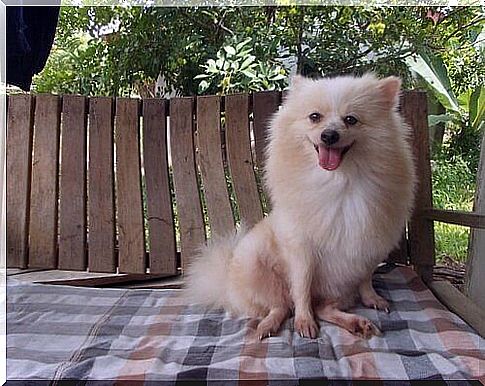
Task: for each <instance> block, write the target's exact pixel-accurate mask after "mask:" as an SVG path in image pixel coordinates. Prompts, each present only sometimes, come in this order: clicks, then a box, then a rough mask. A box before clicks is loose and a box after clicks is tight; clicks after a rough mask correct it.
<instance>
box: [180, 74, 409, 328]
mask: <svg viewBox="0 0 485 386" xmlns="http://www.w3.org/2000/svg"><path fill="white" fill-rule="evenodd" d="M399 90H400V80H399V79H398V78H395V77H389V78H385V79H382V80H379V79H377V78H375V77H374V76H373V75H369V74H368V75H364V76H363V77H352V76H345V77H337V78H328V79H327V78H324V79H320V80H316V81H314V80H310V79H306V78H302V77H297V78H295V79H294V80H293V82H292V86H291V89H290V93H289V95H288V97H287V99H286V100H285V102H284V104H283V106H282V108H281V110H280V111H279V112H277V113H276V114H275V116H274V118H273V120H272V122H271V126H270V132H269V135H270V137H269V145H268V148H267V162H266V168H265V183H266V186H267V189H268V191H269V193H270V197H271V202H272V211H271V213H270V214H269V216H268V217H266V218H265V219H263V220H262V221H261V222H260V223H258V224H257V225H256V226H255V227H254V228H253V229H251V230H250V231H249V232H239V233H238V234H237V235H234V236H228V237H226V238H222V239H220V240H214V242H211V243H209V245H208V246H207V247H205V248H204V249H203V250H202V251H201V253H200V255H199V256H197V257H196V258H195V259H194V261H193V263H192V264H191V265H190V266H189V268H188V272H187V287H188V291H189V292H190V294H191V296H192V299H193V300H194V301H196V302H199V303H204V304H207V305H210V306H216V307H220V306H222V307H224V308H225V309H226V310H228V311H231V312H233V313H234V314H236V315H247V316H255V317H263V318H264V319H263V320H262V322H261V323H260V325H259V326H258V334H259V335H260V337H264V336H267V335H270V334H271V333H275V332H277V330H278V328H279V326H280V324H281V322H282V321H283V320H284V319H285V318H286V317H287V316H288V315H289V313H290V312H291V311H293V310H294V312H295V329H296V330H297V331H298V332H299V333H300V334H301V335H303V336H308V337H316V336H317V333H318V326H317V324H316V322H315V317H318V318H320V319H324V320H327V321H329V322H332V323H336V324H338V325H340V326H342V327H344V328H346V329H348V330H350V331H351V332H353V333H355V334H357V335H361V336H364V337H369V336H372V335H374V334H378V333H379V331H378V329H377V328H376V327H375V326H374V325H373V324H372V323H371V322H370V321H368V320H367V319H365V318H362V317H360V316H357V315H353V314H349V313H346V312H343V310H344V309H346V308H348V307H349V306H350V305H352V304H353V302H354V301H355V298H356V296H357V295H360V298H361V300H362V302H363V303H364V304H365V305H367V306H369V307H375V308H379V309H386V308H387V307H388V303H387V302H386V301H385V299H382V298H381V297H380V296H378V295H377V294H376V293H375V291H374V290H373V288H372V284H371V277H372V272H373V270H374V269H375V268H376V266H377V264H378V263H379V262H381V261H382V260H383V259H385V258H386V257H387V255H388V254H389V252H390V251H391V250H392V249H393V248H394V247H395V246H396V245H397V244H398V242H399V240H400V236H401V233H402V231H403V229H404V226H405V223H406V220H407V219H408V217H409V215H410V212H411V209H412V203H413V192H414V186H415V174H414V165H413V159H412V152H411V149H410V146H409V143H408V136H409V133H410V129H409V127H408V126H407V125H406V124H405V123H404V121H403V119H402V117H401V116H400V115H399V113H398V111H397V107H398V100H399ZM314 112H319V113H320V114H321V116H322V118H321V120H320V121H319V122H317V123H315V122H312V121H311V120H310V119H309V115H310V114H312V113H314ZM347 115H353V116H355V117H356V118H357V119H358V123H357V124H355V125H348V124H346V123H345V122H344V121H343V117H345V116H347ZM329 127H331V128H332V129H334V130H336V131H337V132H338V133H339V134H340V140H339V142H338V144H337V145H338V146H347V145H350V144H353V145H352V146H351V148H350V150H349V151H348V152H347V153H346V154H345V155H344V156H343V159H342V162H341V164H340V166H339V167H338V168H337V169H336V170H333V171H328V170H324V169H323V168H321V167H320V166H319V159H318V153H317V152H316V150H315V146H317V145H318V144H321V139H320V135H321V133H322V131H323V130H324V129H326V128H329Z"/></svg>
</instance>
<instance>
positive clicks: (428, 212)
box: [418, 208, 485, 229]
mask: <svg viewBox="0 0 485 386" xmlns="http://www.w3.org/2000/svg"><path fill="white" fill-rule="evenodd" d="M418 215H419V216H422V217H424V218H426V219H428V220H433V221H439V222H444V223H448V224H455V225H461V226H466V227H471V228H477V229H485V215H483V214H478V213H473V212H463V211H460V210H446V209H436V208H423V209H422V210H421V211H420V212H419V213H418Z"/></svg>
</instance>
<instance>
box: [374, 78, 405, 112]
mask: <svg viewBox="0 0 485 386" xmlns="http://www.w3.org/2000/svg"><path fill="white" fill-rule="evenodd" d="M377 87H378V89H379V90H380V92H381V95H382V96H383V97H384V99H385V100H386V102H387V103H388V106H389V107H390V108H395V107H397V106H398V105H399V95H400V94H401V93H400V91H401V79H399V78H398V77H396V76H389V77H387V78H384V79H382V80H380V81H379V84H378V86H377Z"/></svg>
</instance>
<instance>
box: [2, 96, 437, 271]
mask: <svg viewBox="0 0 485 386" xmlns="http://www.w3.org/2000/svg"><path fill="white" fill-rule="evenodd" d="M281 100H282V95H281V93H280V92H260V93H254V94H252V95H248V94H236V95H230V96H225V97H220V96H203V97H197V98H193V97H189V98H173V99H171V100H169V101H168V100H164V99H143V100H140V99H128V98H117V99H113V98H104V97H91V98H88V97H84V96H73V95H64V96H55V95H35V96H34V95H25V94H24V95H11V96H9V98H8V111H7V114H8V115H7V251H8V253H7V265H8V267H17V268H27V267H29V268H34V267H35V268H37V267H38V268H59V269H72V270H86V269H89V270H90V271H93V272H94V271H96V272H123V273H146V272H147V268H149V272H150V273H154V274H176V273H177V272H178V271H179V269H181V268H183V267H184V266H185V264H186V263H187V262H188V261H189V260H190V258H191V256H193V254H194V253H196V251H197V248H198V247H199V246H200V245H201V244H202V243H204V241H205V240H206V238H208V237H210V234H211V232H214V233H218V234H219V233H223V232H227V231H231V230H232V229H233V228H234V226H235V224H236V223H237V222H239V221H240V220H243V221H244V222H245V223H246V224H248V225H253V224H255V223H256V222H257V221H259V220H260V219H261V218H262V217H263V215H264V213H265V212H266V211H268V210H269V204H268V203H267V200H266V198H265V196H264V192H263V190H262V188H261V184H260V183H259V182H260V180H261V169H262V166H263V165H264V156H263V154H264V152H263V150H264V147H265V143H266V129H267V123H268V120H269V118H270V117H271V115H272V114H273V113H274V112H275V111H276V110H277V109H278V106H279V104H280V103H281ZM401 105H402V107H401V108H402V112H403V114H404V115H405V117H406V119H407V120H408V122H409V123H410V124H411V125H412V126H413V127H414V129H415V132H414V138H413V146H414V150H415V156H416V160H417V165H418V167H417V170H418V175H419V178H420V186H419V189H418V195H417V207H418V208H429V207H431V206H432V205H431V179H430V165H429V147H428V127H427V112H426V95H425V93H422V92H418V91H408V92H405V93H404V94H403V97H402V104H401ZM423 232H425V233H427V234H428V236H430V237H428V236H426V237H423V236H422V234H423ZM432 232H433V230H432V221H426V220H423V219H422V218H421V217H416V218H413V220H412V221H411V223H410V224H409V227H408V232H407V236H406V235H403V241H402V243H401V248H400V249H399V250H396V251H394V252H393V253H392V254H391V256H390V259H391V260H393V261H397V262H401V263H413V264H416V265H419V266H421V267H424V268H423V269H428V268H429V267H432V265H433V264H434V245H433V234H432ZM417 256H419V261H418V260H417V259H418V258H417Z"/></svg>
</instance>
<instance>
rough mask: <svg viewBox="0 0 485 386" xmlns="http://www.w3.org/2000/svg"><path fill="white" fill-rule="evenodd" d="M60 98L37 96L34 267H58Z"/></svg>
mask: <svg viewBox="0 0 485 386" xmlns="http://www.w3.org/2000/svg"><path fill="white" fill-rule="evenodd" d="M60 108H61V104H60V99H59V97H58V96H56V95H38V96H37V97H36V106H35V120H34V145H33V147H34V154H33V163H32V187H31V195H30V226H29V228H30V229H29V233H30V249H29V267H30V268H37V267H39V268H56V267H57V193H58V185H57V182H58V167H59V162H58V160H59V126H60V116H61V109H60Z"/></svg>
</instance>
